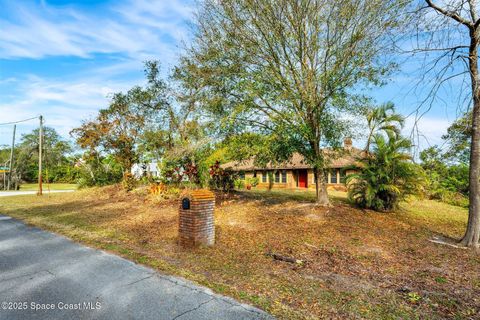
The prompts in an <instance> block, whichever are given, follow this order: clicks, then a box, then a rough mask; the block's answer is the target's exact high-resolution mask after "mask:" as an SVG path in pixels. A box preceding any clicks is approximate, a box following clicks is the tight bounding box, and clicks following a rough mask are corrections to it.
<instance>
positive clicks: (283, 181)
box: [282, 170, 287, 183]
mask: <svg viewBox="0 0 480 320" xmlns="http://www.w3.org/2000/svg"><path fill="white" fill-rule="evenodd" d="M282 183H287V170H282Z"/></svg>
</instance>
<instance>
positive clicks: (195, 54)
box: [175, 0, 402, 199]
mask: <svg viewBox="0 0 480 320" xmlns="http://www.w3.org/2000/svg"><path fill="white" fill-rule="evenodd" d="M401 5H402V4H399V3H395V2H389V1H387V2H386V1H380V0H369V1H356V0H355V1H354V0H346V1H329V0H315V1H306V2H298V1H293V0H281V1H278V0H268V1H261V2H255V3H253V2H251V1H246V0H240V1H239V0H227V1H221V2H217V1H213V0H208V1H204V2H202V3H201V5H200V10H199V12H198V15H197V21H196V22H197V25H196V27H197V28H196V30H197V34H196V36H195V39H194V41H193V45H192V47H191V48H190V49H191V50H188V51H187V52H186V55H185V56H184V57H182V59H181V64H180V66H179V67H178V68H177V69H176V74H175V76H176V79H179V80H180V81H181V82H182V83H183V84H184V86H185V88H188V89H189V90H190V91H192V92H193V93H194V95H192V96H193V97H194V98H195V99H196V100H197V103H198V106H199V107H201V108H202V111H204V112H205V114H206V115H207V116H211V117H212V118H213V119H214V121H212V122H211V125H212V127H214V129H216V132H219V133H221V134H223V135H224V136H226V137H232V136H234V135H241V134H244V133H245V132H252V131H253V132H255V133H258V134H259V135H264V136H265V137H266V139H268V140H270V141H271V142H272V143H269V144H263V143H257V144H253V146H254V147H256V146H260V147H263V146H265V147H267V148H266V149H265V150H266V151H267V152H261V153H255V152H252V151H253V148H247V149H244V148H239V149H238V153H237V154H236V155H235V156H238V157H241V156H243V159H246V157H245V156H246V155H248V154H255V155H256V156H257V158H260V157H264V158H266V157H267V156H268V157H269V159H267V160H268V161H283V160H285V159H286V158H288V157H290V156H291V155H292V154H293V153H294V152H298V153H300V154H302V155H303V156H304V157H305V159H306V161H307V162H308V163H309V164H310V165H312V166H313V167H315V168H316V169H317V170H320V169H323V168H325V167H326V165H327V164H326V160H325V157H324V154H323V152H322V147H323V146H333V147H336V146H339V145H340V142H341V140H342V138H344V136H345V135H349V132H348V131H349V130H351V127H352V121H348V120H347V119H348V118H349V117H347V116H345V115H347V114H348V115H351V116H352V117H350V118H354V117H353V116H355V115H358V114H359V113H360V111H361V110H360V109H361V108H360V106H363V105H365V104H366V102H367V101H369V99H368V98H367V97H365V96H364V95H363V94H361V93H360V92H362V90H360V89H359V88H360V87H361V86H364V85H365V86H369V85H371V84H374V85H380V84H382V79H383V78H384V76H385V75H386V74H388V73H389V72H390V71H391V70H392V69H393V67H394V65H393V64H391V63H388V62H387V63H385V60H386V59H384V58H385V55H383V54H382V52H383V50H384V49H386V48H387V46H388V45H391V43H392V42H391V39H388V41H387V38H388V37H385V35H386V34H387V33H388V32H389V31H392V30H393V29H395V28H396V26H398V24H399V23H400V22H401V19H400V18H399V16H398V14H397V13H398V10H399V8H400V7H401ZM353 25H354V26H355V27H351V26H353ZM331 35H334V36H331ZM233 143H235V141H233ZM265 150H263V151H265ZM258 160H261V159H258ZM319 181H323V180H321V179H319ZM322 190H323V191H324V193H326V189H325V188H323V189H322ZM319 199H320V197H319ZM324 199H327V198H326V197H325V198H324Z"/></svg>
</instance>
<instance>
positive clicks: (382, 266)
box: [0, 187, 480, 319]
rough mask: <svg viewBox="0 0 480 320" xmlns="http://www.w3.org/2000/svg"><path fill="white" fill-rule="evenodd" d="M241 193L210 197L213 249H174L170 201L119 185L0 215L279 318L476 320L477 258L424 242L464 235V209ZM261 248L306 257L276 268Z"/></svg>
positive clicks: (12, 205) (0, 206) (5, 203)
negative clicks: (372, 206) (321, 202)
mask: <svg viewBox="0 0 480 320" xmlns="http://www.w3.org/2000/svg"><path fill="white" fill-rule="evenodd" d="M331 198H332V202H333V206H332V207H329V208H323V207H317V206H315V204H314V199H315V193H314V192H311V191H307V192H292V191H281V190H272V191H259V190H252V191H245V192H237V193H234V194H233V195H230V196H229V197H217V199H219V200H218V203H217V205H216V209H215V210H216V211H215V227H216V245H215V246H214V247H212V248H197V249H188V250H183V249H181V248H179V247H178V246H177V244H176V239H177V227H178V225H177V214H178V212H177V204H176V203H172V202H165V201H164V202H162V201H158V199H153V198H152V197H151V196H146V195H144V194H142V193H141V192H132V193H125V192H124V191H122V190H121V189H119V188H118V187H105V188H94V189H87V190H81V191H77V192H75V193H63V194H51V195H48V196H44V197H36V196H21V197H7V198H4V199H1V202H0V212H1V213H4V214H7V215H10V216H13V217H16V218H19V219H23V220H25V221H26V222H28V223H31V224H34V225H37V226H40V227H42V228H45V229H48V230H51V231H54V232H57V233H60V234H64V235H66V236H68V237H71V238H72V239H74V240H77V241H80V242H82V243H85V244H87V245H90V246H94V247H98V248H101V249H104V250H108V251H111V252H115V253H117V254H120V255H122V256H124V257H126V258H128V259H130V260H132V261H135V262H138V263H141V264H144V265H148V266H151V267H153V268H156V269H157V270H159V271H162V272H165V273H168V274H172V275H178V276H182V277H185V278H187V279H190V280H192V281H195V282H197V283H199V284H202V285H205V286H208V287H210V288H211V289H212V290H214V291H216V292H219V293H222V294H226V295H229V296H232V297H234V298H236V299H240V300H242V301H244V302H247V303H251V304H254V305H256V306H259V307H261V308H263V309H265V310H266V311H268V312H270V313H272V314H274V315H275V316H277V317H278V318H280V319H313V318H338V319H347V318H348V319H351V318H367V319H418V318H421V319H445V318H458V319H461V318H465V317H472V314H473V315H474V316H473V317H475V316H478V310H479V305H478V302H476V301H477V298H476V297H477V296H478V293H479V291H478V290H479V287H480V286H479V285H478V284H479V283H480V268H478V266H479V262H480V260H479V258H478V256H477V255H476V254H474V253H473V252H471V251H469V250H456V249H453V248H450V247H444V246H439V245H436V244H433V243H431V242H429V241H428V239H429V238H430V237H432V236H433V235H436V234H443V235H445V236H449V237H457V238H458V237H460V236H461V234H462V232H463V230H464V228H465V223H466V218H467V211H466V210H465V209H463V208H459V207H454V206H450V205H446V204H443V203H440V202H435V201H430V200H412V201H410V202H409V203H407V204H405V205H403V206H402V210H400V211H399V212H395V213H377V212H373V211H369V210H359V209H356V208H353V207H351V206H350V205H349V204H348V202H347V200H346V195H345V193H342V192H338V191H337V192H332V193H331ZM267 252H275V253H279V254H282V255H286V256H290V257H295V258H297V259H301V260H304V261H306V263H305V264H304V265H294V264H289V263H286V262H281V261H276V260H274V259H272V258H271V257H270V256H267V255H266V253H267Z"/></svg>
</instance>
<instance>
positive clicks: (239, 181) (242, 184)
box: [234, 179, 245, 190]
mask: <svg viewBox="0 0 480 320" xmlns="http://www.w3.org/2000/svg"><path fill="white" fill-rule="evenodd" d="M234 185H235V189H237V190H240V189H245V181H244V180H242V179H236V180H235V181H234Z"/></svg>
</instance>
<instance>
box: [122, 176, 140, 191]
mask: <svg viewBox="0 0 480 320" xmlns="http://www.w3.org/2000/svg"><path fill="white" fill-rule="evenodd" d="M137 184H138V181H137V179H135V177H134V176H133V174H131V173H130V172H126V173H124V174H123V179H122V187H123V189H125V190H127V191H132V190H133V189H135V187H136V186H137Z"/></svg>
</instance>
